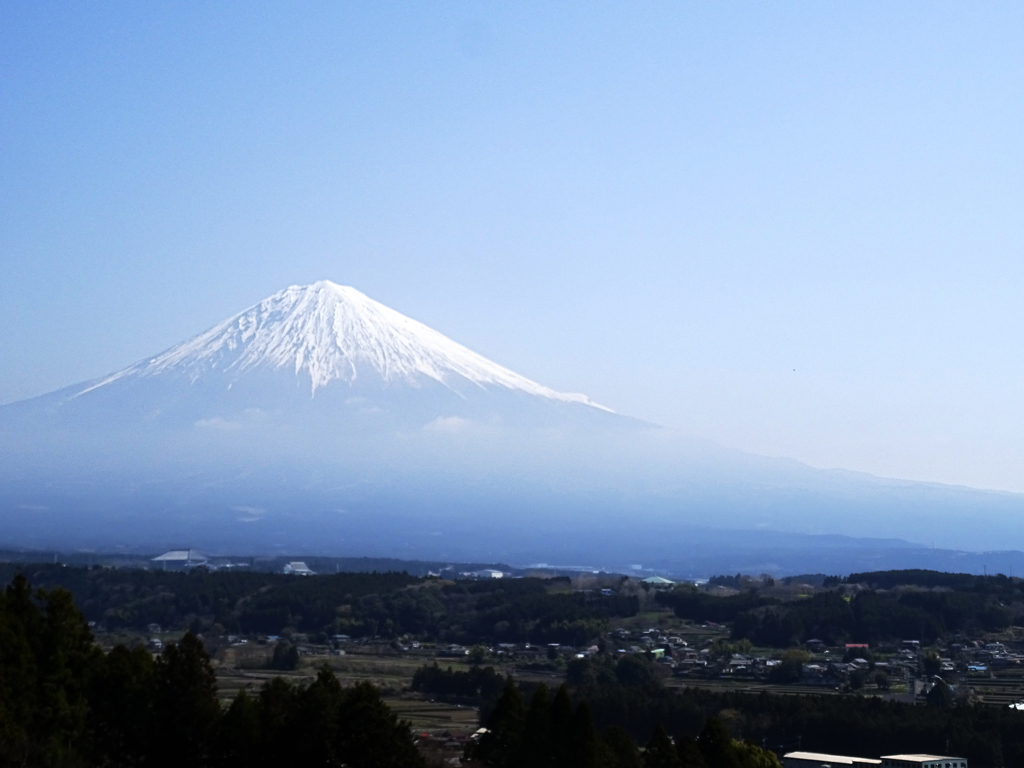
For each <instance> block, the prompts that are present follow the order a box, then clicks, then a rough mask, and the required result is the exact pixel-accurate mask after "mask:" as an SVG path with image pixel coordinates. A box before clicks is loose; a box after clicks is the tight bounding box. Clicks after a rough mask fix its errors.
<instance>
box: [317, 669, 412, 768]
mask: <svg viewBox="0 0 1024 768" xmlns="http://www.w3.org/2000/svg"><path fill="white" fill-rule="evenodd" d="M332 677H333V675H332ZM338 736H339V738H338V742H337V750H336V752H335V755H336V758H337V760H338V761H339V763H341V764H343V765H351V766H360V768H421V766H422V765H423V758H422V757H421V756H420V754H419V752H418V751H417V750H416V744H415V743H414V742H413V738H412V731H411V730H410V728H409V723H408V722H406V721H404V720H399V719H398V716H397V715H396V714H395V713H394V712H392V711H391V709H390V708H389V707H388V706H387V704H385V703H384V700H383V699H382V698H381V696H380V692H379V691H378V690H377V689H376V688H375V687H374V686H373V685H371V684H370V683H367V682H359V683H356V684H355V685H354V686H352V687H351V688H349V689H348V690H347V691H346V692H345V696H344V700H343V702H342V705H341V707H340V709H339V712H338Z"/></svg>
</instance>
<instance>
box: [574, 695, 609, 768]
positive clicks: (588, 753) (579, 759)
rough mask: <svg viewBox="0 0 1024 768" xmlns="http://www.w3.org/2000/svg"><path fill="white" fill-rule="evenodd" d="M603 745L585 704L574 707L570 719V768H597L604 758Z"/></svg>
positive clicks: (588, 708)
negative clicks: (574, 711)
mask: <svg viewBox="0 0 1024 768" xmlns="http://www.w3.org/2000/svg"><path fill="white" fill-rule="evenodd" d="M603 747H604V745H603V744H602V743H601V740H600V738H599V737H598V735H597V731H596V730H595V729H594V719H593V718H592V717H591V716H590V707H589V706H588V705H587V702H585V701H584V702H581V703H580V705H579V706H578V707H576V714H575V715H573V719H572V747H571V750H572V751H571V756H572V757H571V762H570V763H568V765H570V766H572V768H599V766H600V765H601V763H602V758H603V757H604V754H603V753H604V750H603V749H602V748H603Z"/></svg>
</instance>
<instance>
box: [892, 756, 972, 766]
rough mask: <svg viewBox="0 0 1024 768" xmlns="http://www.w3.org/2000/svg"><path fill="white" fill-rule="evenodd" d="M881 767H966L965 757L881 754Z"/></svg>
mask: <svg viewBox="0 0 1024 768" xmlns="http://www.w3.org/2000/svg"><path fill="white" fill-rule="evenodd" d="M882 766H883V768H967V758H966V757H946V756H943V755H882Z"/></svg>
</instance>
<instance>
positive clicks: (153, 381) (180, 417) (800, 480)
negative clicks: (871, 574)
mask: <svg viewBox="0 0 1024 768" xmlns="http://www.w3.org/2000/svg"><path fill="white" fill-rule="evenodd" d="M697 529H702V530H707V529H717V530H732V531H738V530H742V529H747V530H751V529H760V530H775V531H777V532H779V531H782V532H786V531H788V532H794V533H801V534H845V535H850V536H865V535H866V536H882V537H890V538H907V539H910V540H915V541H918V542H927V543H931V542H933V541H934V542H936V543H937V544H939V545H946V546H971V547H975V548H985V547H995V546H998V547H999V548H1006V547H1017V548H1024V500H1022V498H1021V497H1019V496H1015V495H1012V494H992V493H985V492H980V491H974V490H971V489H961V488H948V487H943V486H935V485H927V484H920V483H904V482H900V481H889V480H882V479H879V478H872V477H868V476H864V475H856V474H853V473H841V472H826V471H821V470H815V469H811V468H810V467H806V466H804V465H801V464H799V463H797V462H793V461H788V460H780V459H767V458H763V457H756V456H749V455H745V454H742V453H740V452H736V451H728V450H725V449H723V448H720V447H718V446H714V445H711V444H708V443H704V442H700V441H696V440H690V439H686V438H685V437H683V436H681V435H678V434H675V433H672V432H670V431H668V430H664V429H660V428H657V427H655V426H653V425H650V424H645V423H643V422H640V421H637V420H634V419H630V418H629V417H626V416H622V415H619V414H615V413H613V412H611V411H610V410H608V409H607V408H604V407H602V406H599V405H597V404H595V403H593V402H591V401H590V400H589V399H587V398H586V397H585V396H583V395H573V394H565V393H560V392H556V391H554V390H552V389H550V388H548V387H545V386H543V385H541V384H538V383H536V382H533V381H531V380H529V379H527V378H525V377H523V376H520V375H518V374H516V373H514V372H513V371H510V370H508V369H507V368H504V367H502V366H500V365H498V364H496V363H493V362H491V361H489V360H487V359H486V358H484V357H482V356H480V355H478V354H476V353H474V352H472V351H470V350H468V349H466V348H465V347H463V346H461V345H459V344H457V343H455V342H454V341H451V340H450V339H448V338H446V337H445V336H443V335H441V334H440V333H437V332H436V331H433V330H431V329H430V328H427V327H426V326H424V325H422V324H421V323H418V322H416V321H414V320H411V319H410V318H407V317H405V316H403V315H401V314H399V313H398V312H395V311H393V310H391V309H389V308H387V307H385V306H383V305H381V304H379V303H377V302H375V301H373V300H371V299H369V298H368V297H366V296H364V295H363V294H361V293H359V292H358V291H356V290H355V289H352V288H345V287H342V286H338V285H335V284H334V283H330V282H326V281H324V282H320V283H315V284H313V285H309V286H293V287H291V288H288V289H286V290H284V291H281V292H279V293H276V294H274V295H273V296H271V297H269V298H267V299H266V300H264V301H262V302H260V303H259V304H256V305H254V306H252V307H250V308H249V309H246V310H245V311H243V312H241V313H239V314H237V315H235V316H233V317H231V318H228V319H227V320H225V321H224V322H222V323H219V324H218V325H216V326H214V327H213V328H211V329H210V330H208V331H206V332H204V333H201V334H199V335H198V336H196V337H194V338H193V339H190V340H189V341H186V342H184V343H182V344H179V345H177V346H175V347H172V348H171V349H169V350H167V351H165V352H162V353H160V354H158V355H155V356H154V357H152V358H149V359H147V360H144V361H141V362H139V363H137V364H135V365H132V366H130V367H128V368H125V369H124V370H122V371H119V372H117V373H114V374H112V375H110V376H106V377H103V378H100V379H97V380H95V381H92V382H86V383H82V384H77V385H74V386H71V387H67V388H65V389H62V390H59V391H57V392H53V393H50V394H48V395H44V396H41V397H38V398H34V399H32V400H27V401H22V402H20V403H14V404H11V405H8V406H3V407H0V532H2V533H0V546H2V545H6V546H13V545H34V546H60V545H67V544H73V545H75V546H115V545H117V546H122V545H128V544H130V543H133V542H134V543H135V544H136V545H138V546H142V547H146V546H149V547H153V546H157V545H158V544H160V545H163V544H166V545H168V546H170V545H183V544H189V545H190V546H215V547H218V548H220V549H225V550H234V551H255V550H266V549H268V548H270V549H272V548H275V547H287V548H290V549H293V550H294V549H297V548H304V549H305V550H306V551H310V550H311V549H315V550H316V551H320V552H324V553H334V554H353V555H368V554H374V555H388V556H412V555H413V554H415V555H416V556H417V557H428V558H429V557H435V556H436V557H444V556H447V555H446V554H445V553H454V552H459V556H460V557H461V559H467V558H468V559H473V558H474V557H484V555H486V558H485V559H492V560H495V559H497V560H500V559H511V560H514V561H517V562H523V561H527V560H534V561H536V560H549V561H554V560H556V559H557V560H562V561H566V560H573V559H589V560H593V559H598V560H601V561H604V562H608V561H609V560H612V562H620V561H622V560H625V561H629V560H630V559H639V561H641V562H642V561H643V559H645V558H647V557H649V556H651V557H653V556H655V555H656V556H658V557H661V558H665V559H673V561H679V560H680V558H683V559H685V558H686V556H687V554H686V553H687V547H688V546H691V544H690V543H689V542H692V541H693V538H692V536H693V532H694V531H695V530H697ZM762 539H763V540H764V541H765V542H767V541H769V539H767V538H763V537H757V536H755V537H754V540H762ZM722 540H723V541H728V540H729V537H728V536H727V537H725V538H723V539H722ZM775 540H778V539H777V538H776V539H775ZM765 546H768V545H767V544H766V545H765ZM613 554H614V556H615V557H614V559H612V558H611V555H613ZM634 561H635V560H634Z"/></svg>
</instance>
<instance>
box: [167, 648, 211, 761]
mask: <svg viewBox="0 0 1024 768" xmlns="http://www.w3.org/2000/svg"><path fill="white" fill-rule="evenodd" d="M154 705H155V706H154V710H155V711H154V720H153V742H152V751H151V758H152V760H153V763H154V764H155V765H157V766H168V767H169V768H170V767H171V766H173V768H180V767H181V766H183V765H187V766H190V767H191V768H201V766H205V765H208V764H209V762H210V749H211V746H212V740H213V736H214V733H215V732H216V729H217V726H218V725H219V720H220V717H221V709H220V704H218V702H217V678H216V676H215V674H214V671H213V667H212V666H211V665H210V657H209V656H207V655H206V651H205V650H204V649H203V643H202V641H201V640H199V639H198V638H197V637H196V636H195V635H193V634H192V633H191V632H190V633H188V634H186V635H185V637H183V638H182V640H181V642H180V643H171V644H170V645H168V646H167V647H166V648H165V649H164V652H163V654H162V655H161V656H160V658H159V659H158V660H157V662H156V692H155V700H154Z"/></svg>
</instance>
